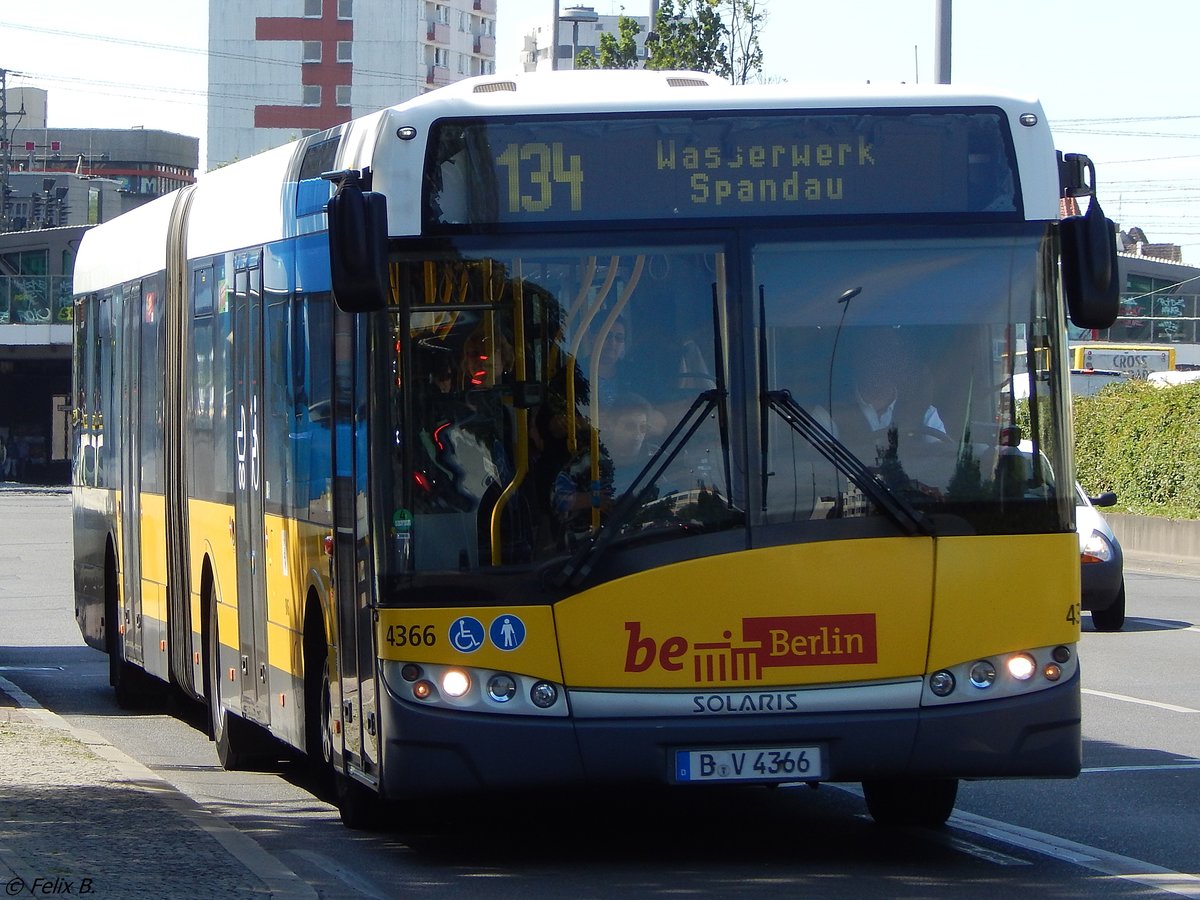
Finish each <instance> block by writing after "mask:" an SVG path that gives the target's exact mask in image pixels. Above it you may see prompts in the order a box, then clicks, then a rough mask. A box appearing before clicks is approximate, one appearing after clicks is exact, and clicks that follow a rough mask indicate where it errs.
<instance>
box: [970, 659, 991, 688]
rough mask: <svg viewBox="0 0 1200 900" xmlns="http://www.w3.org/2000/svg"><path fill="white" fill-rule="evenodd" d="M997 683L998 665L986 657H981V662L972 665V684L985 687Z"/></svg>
mask: <svg viewBox="0 0 1200 900" xmlns="http://www.w3.org/2000/svg"><path fill="white" fill-rule="evenodd" d="M995 683H996V667H995V666H993V665H992V664H991V662H989V661H988V660H986V659H981V660H979V662H977V663H975V664H974V665H973V666H971V684H973V685H975V687H977V688H980V689H983V688H989V687H991V686H992V685H993V684H995Z"/></svg>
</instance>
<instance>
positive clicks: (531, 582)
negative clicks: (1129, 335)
mask: <svg viewBox="0 0 1200 900" xmlns="http://www.w3.org/2000/svg"><path fill="white" fill-rule="evenodd" d="M1093 185H1094V172H1092V171H1091V170H1090V164H1089V163H1088V162H1087V160H1086V158H1084V157H1067V158H1065V159H1064V158H1062V157H1059V156H1058V155H1056V152H1055V150H1054V146H1053V144H1052V141H1051V136H1050V132H1049V130H1048V127H1047V124H1046V122H1045V120H1044V117H1043V114H1042V111H1041V109H1040V107H1039V105H1038V104H1037V102H1036V101H1034V100H1030V99H1025V98H1018V97H1005V96H991V95H989V96H983V95H976V94H972V93H964V92H959V91H955V90H951V89H946V88H934V89H928V90H926V89H920V90H918V89H897V90H894V91H890V92H889V91H885V90H879V89H874V88H868V89H855V90H854V91H853V92H847V93H827V94H802V93H797V92H796V91H795V89H793V88H790V87H787V86H782V87H773V88H748V87H743V88H732V87H730V86H728V85H724V84H722V83H721V82H720V81H718V80H716V79H713V78H710V77H708V76H705V75H697V74H693V73H661V72H602V73H584V72H581V73H557V74H553V75H540V76H524V77H518V78H511V79H509V78H497V77H485V78H477V79H472V80H468V81H464V82H462V83H459V84H456V85H454V86H451V87H448V88H445V89H442V90H439V91H436V92H434V93H431V94H428V95H426V96H423V97H420V98H418V99H416V100H413V101H412V102H409V103H406V104H403V105H401V106H397V107H394V108H391V109H387V110H384V111H382V112H379V113H377V114H374V115H371V116H368V117H366V118H362V119H358V120H355V121H353V122H350V123H348V124H346V125H343V126H339V127H336V128H333V129H331V130H329V131H326V132H323V133H320V134H315V135H312V136H310V137H306V138H304V139H303V140H301V141H299V142H298V143H295V144H292V145H289V146H286V147H282V148H279V149H277V150H273V151H270V152H268V153H265V154H262V155H261V156H258V157H255V158H252V159H249V160H246V161H244V162H239V163H236V164H234V165H230V166H228V167H227V168H224V169H221V170H218V171H214V172H211V173H209V174H207V175H206V176H204V177H203V178H202V179H201V180H200V182H199V183H198V184H197V185H195V186H192V187H188V188H185V189H183V190H181V191H179V192H177V193H175V194H171V195H168V196H166V197H163V198H161V199H159V200H156V201H154V202H153V203H151V204H149V205H147V206H145V207H143V208H141V209H139V210H136V211H134V212H131V213H129V214H127V215H125V216H122V217H120V218H119V219H117V220H115V221H114V222H112V223H109V224H106V225H102V226H100V227H98V228H96V229H94V230H92V231H91V232H89V233H88V235H87V236H86V238H85V239H84V242H83V245H82V247H81V249H80V252H79V256H78V262H77V267H76V271H75V287H76V294H77V296H76V298H75V303H76V309H75V322H76V356H75V377H76V382H75V383H76V399H75V415H74V421H75V441H76V453H75V479H74V483H75V487H74V499H75V506H74V509H75V513H74V515H75V549H76V565H75V576H76V590H77V616H78V620H79V625H80V628H81V630H82V632H83V634H84V636H85V638H86V640H87V642H88V643H89V644H91V645H92V646H95V647H98V648H100V649H102V650H105V651H107V652H108V654H109V655H110V663H111V664H110V672H111V678H112V681H113V684H114V685H115V687H116V689H117V693H118V698H119V699H121V700H122V701H124V700H128V699H131V698H133V697H134V696H135V695H137V694H138V692H139V691H141V690H142V689H144V688H145V687H146V686H147V685H158V686H162V685H166V684H170V685H173V686H174V687H175V688H176V689H177V690H179V691H182V692H184V693H185V694H188V695H190V696H192V697H194V698H196V699H197V700H200V701H202V702H205V703H206V704H207V706H208V708H209V710H210V711H211V716H210V719H211V730H212V736H213V738H214V739H215V740H216V743H217V749H218V753H219V756H220V759H221V762H222V763H223V764H224V765H225V766H226V767H229V768H234V767H238V766H241V765H245V764H246V763H247V762H248V761H249V760H251V759H252V758H253V757H254V756H255V755H256V754H258V753H261V752H263V750H264V746H265V744H264V740H263V738H264V736H266V735H269V736H271V738H273V739H276V740H278V741H281V742H283V743H284V744H287V745H290V746H291V747H294V748H297V749H299V750H301V751H303V752H305V753H307V754H308V755H309V756H310V757H311V758H312V760H313V761H314V764H315V765H317V766H318V767H319V768H322V769H324V771H326V772H332V773H333V780H334V782H335V784H336V785H337V794H338V798H339V805H340V807H341V811H342V814H343V818H344V819H345V820H346V821H347V822H348V823H349V824H352V825H359V824H363V823H366V822H368V821H372V820H373V817H374V816H375V814H376V812H377V811H378V809H379V807H380V803H379V801H396V800H403V799H404V798H405V797H409V796H413V795H418V794H422V793H427V792H445V791H463V790H468V791H470V790H491V789H500V790H503V789H511V788H523V787H529V786H557V785H583V784H619V785H639V784H672V785H679V786H680V787H681V789H682V788H685V787H686V786H687V785H695V784H709V783H719V782H741V783H761V784H774V783H780V782H847V781H849V782H862V784H863V787H864V793H865V797H866V800H867V803H868V806H869V809H870V811H871V812H872V814H873V815H874V816H875V817H876V818H877V819H879V820H880V821H884V822H918V823H926V824H929V823H940V822H942V821H944V820H945V819H946V818H947V816H949V814H950V813H951V811H952V809H953V805H954V800H955V795H956V792H957V786H958V780H959V779H963V778H993V777H1011V776H1052V777H1071V776H1074V775H1075V774H1076V773H1077V772H1078V769H1079V765H1080V690H1079V669H1078V661H1077V655H1076V645H1077V641H1078V634H1079V614H1078V613H1079V609H1078V603H1079V581H1078V579H1079V560H1078V546H1077V540H1076V536H1075V533H1074V529H1073V514H1074V513H1073V510H1074V499H1073V496H1072V493H1071V491H1070V490H1062V489H1056V488H1055V484H1058V485H1071V484H1072V483H1073V478H1072V477H1071V474H1070V473H1071V463H1072V461H1071V454H1070V439H1069V435H1070V413H1069V403H1068V388H1067V373H1068V371H1069V368H1070V366H1069V361H1068V356H1067V347H1066V337H1065V327H1066V324H1067V310H1068V308H1069V309H1070V310H1071V317H1072V319H1073V320H1074V321H1075V322H1076V323H1077V324H1085V323H1087V322H1104V321H1105V320H1106V319H1107V320H1108V321H1111V317H1110V315H1109V313H1110V310H1111V313H1112V314H1114V315H1115V310H1116V294H1115V290H1113V289H1114V288H1115V277H1114V275H1115V265H1113V257H1114V256H1115V250H1114V249H1113V248H1112V233H1111V230H1106V229H1108V223H1106V221H1105V220H1104V219H1103V217H1102V215H1101V214H1100V210H1099V206H1098V204H1097V203H1096V201H1095V199H1094V198H1093V199H1092V200H1091V207H1090V208H1089V211H1088V214H1087V215H1086V216H1077V217H1073V218H1070V219H1066V220H1062V221H1061V222H1060V220H1059V200H1060V197H1061V196H1063V195H1064V194H1070V195H1072V196H1081V195H1085V194H1088V193H1090V192H1091V188H1092V186H1093ZM1064 297H1065V299H1064ZM1088 327H1102V326H1100V325H1090V326H1088ZM1018 372H1020V373H1023V374H1025V375H1026V376H1027V379H1028V383H1029V384H1030V385H1032V386H1033V387H1032V390H1031V392H1030V395H1029V397H1028V399H1027V400H1026V401H1022V402H1017V400H1016V398H1014V397H1013V396H1012V390H1011V385H1012V384H1013V381H1014V375H1016V374H1017V373H1018ZM1022 440H1026V441H1031V442H1032V445H1033V446H1034V452H1035V455H1036V456H1037V457H1038V458H1040V459H1042V460H1044V465H1042V466H1041V467H1038V471H1037V472H1030V471H1027V469H1028V468H1029V467H1021V466H1019V465H1017V464H1016V463H1015V462H1014V460H1015V459H1019V458H1020V454H1019V451H1018V450H1017V444H1018V443H1019V442H1020V441H1022Z"/></svg>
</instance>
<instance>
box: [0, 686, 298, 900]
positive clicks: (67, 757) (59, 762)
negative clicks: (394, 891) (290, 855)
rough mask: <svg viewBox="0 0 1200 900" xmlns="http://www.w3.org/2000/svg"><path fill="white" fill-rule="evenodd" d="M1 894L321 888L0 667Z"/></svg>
mask: <svg viewBox="0 0 1200 900" xmlns="http://www.w3.org/2000/svg"><path fill="white" fill-rule="evenodd" d="M0 885H2V886H3V889H4V895H5V896H6V897H32V896H36V897H42V896H48V895H54V896H64V895H69V896H91V897H122V898H126V897H128V898H143V897H144V898H160V897H175V896H180V897H183V896H186V897H213V898H227V897H315V896H316V894H315V893H314V892H313V891H312V889H311V888H310V887H309V886H308V885H307V884H305V883H303V882H302V881H300V880H299V879H298V878H297V877H296V876H295V875H294V874H293V873H291V872H290V871H287V870H286V869H284V868H283V866H281V865H280V864H279V863H278V861H276V860H275V859H274V858H273V857H271V856H270V855H268V854H267V853H266V852H265V851H264V850H262V848H261V847H259V845H258V844H257V843H255V842H254V841H253V840H252V839H251V838H249V837H247V836H246V835H243V834H242V833H241V832H239V831H237V830H236V829H235V828H233V827H232V826H231V825H229V824H227V823H225V822H224V821H222V820H221V819H219V818H217V817H216V816H213V815H211V814H210V813H208V812H206V811H205V810H204V809H203V808H202V807H201V806H199V805H198V804H197V803H195V802H194V801H192V800H191V799H190V798H188V797H186V796H185V795H183V794H181V793H180V792H179V791H177V790H176V789H175V788H173V787H171V786H170V785H168V784H167V783H166V782H165V781H164V780H163V779H161V778H159V777H158V776H157V775H155V774H154V773H153V772H151V771H150V770H149V769H147V768H146V767H145V766H143V765H141V764H140V763H138V762H136V761H135V760H133V759H131V758H130V757H128V756H126V755H125V754H124V753H122V752H121V751H120V750H118V749H117V748H115V747H113V746H112V745H111V744H109V743H108V742H107V741H105V740H104V739H103V738H101V737H100V736H99V735H96V734H93V733H90V732H87V731H85V730H83V729H77V728H74V727H72V726H71V725H70V724H69V723H67V722H66V721H65V720H64V719H62V718H61V717H59V716H57V715H55V714H54V713H52V712H50V711H49V710H45V709H42V708H41V707H39V706H37V704H36V701H34V700H33V699H32V698H31V697H29V695H27V694H25V693H24V692H23V691H21V689H20V688H18V687H17V686H16V685H14V684H12V682H9V681H8V680H7V679H4V678H2V677H0Z"/></svg>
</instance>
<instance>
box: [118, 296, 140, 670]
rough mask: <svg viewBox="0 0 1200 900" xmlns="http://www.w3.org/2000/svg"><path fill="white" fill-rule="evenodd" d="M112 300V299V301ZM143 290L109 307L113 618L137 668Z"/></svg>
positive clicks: (138, 660) (138, 639)
mask: <svg viewBox="0 0 1200 900" xmlns="http://www.w3.org/2000/svg"><path fill="white" fill-rule="evenodd" d="M114 299H115V298H114ZM141 313H142V285H141V283H140V282H137V283H134V284H129V285H126V286H125V287H124V289H123V290H122V295H121V302H120V303H119V304H115V305H114V306H113V314H114V315H117V316H119V317H120V319H119V322H117V323H115V327H116V328H118V329H119V331H118V334H120V337H121V340H120V343H119V345H118V346H121V347H124V348H125V352H123V353H116V354H113V360H114V372H113V380H114V381H115V382H116V385H117V390H116V391H115V392H114V394H113V403H114V406H113V412H114V415H113V421H112V425H113V427H115V428H117V429H119V430H120V432H121V440H120V442H119V446H120V448H121V458H120V469H121V499H120V515H119V516H118V518H119V520H120V527H121V541H120V544H121V561H120V565H121V595H122V596H123V597H124V598H125V609H124V611H123V612H119V613H118V618H119V623H118V626H117V627H118V629H119V631H120V633H121V635H122V640H121V644H122V645H123V652H124V656H125V659H127V660H129V661H130V662H135V663H138V664H141V663H142V567H141V544H142V524H141V522H142V515H141V490H142V483H141V482H142V479H141V474H142V457H141V441H140V440H139V435H138V429H139V427H140V426H141V421H142V419H141V414H140V411H139V408H138V402H139V400H140V397H141V391H140V389H139V385H138V373H139V372H140V371H141V350H142V333H141V322H142V315H141Z"/></svg>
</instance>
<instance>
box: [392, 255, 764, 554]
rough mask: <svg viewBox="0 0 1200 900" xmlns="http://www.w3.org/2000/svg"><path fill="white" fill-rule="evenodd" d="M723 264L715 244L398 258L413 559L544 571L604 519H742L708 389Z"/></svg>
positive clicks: (398, 509) (398, 357) (680, 533)
mask: <svg viewBox="0 0 1200 900" xmlns="http://www.w3.org/2000/svg"><path fill="white" fill-rule="evenodd" d="M723 269H724V256H723V254H722V253H721V252H720V250H719V249H718V248H716V247H703V246H688V247H657V248H653V249H648V248H628V247H612V248H610V247H605V248H600V247H596V248H588V249H586V250H582V251H580V250H567V251H544V252H523V253H521V254H519V255H518V254H514V253H511V252H510V253H500V252H495V251H480V252H478V253H465V252H458V253H454V254H446V255H431V256H425V257H421V258H409V259H406V260H404V261H402V263H401V266H400V284H401V291H402V300H401V302H402V307H403V308H404V309H406V310H407V312H406V313H395V314H393V319H392V323H393V324H392V338H391V339H392V342H393V345H394V348H395V360H394V372H393V377H392V384H391V387H390V392H391V398H390V406H391V411H392V415H393V422H394V427H393V429H392V431H393V433H394V435H395V443H394V447H393V460H392V462H393V467H394V472H395V477H394V478H393V484H394V488H393V491H392V493H393V496H392V498H391V502H392V507H393V509H394V510H395V513H394V516H393V518H394V519H398V520H399V521H403V522H406V523H407V522H409V521H411V534H412V542H411V551H410V552H411V559H410V565H411V567H412V568H413V569H414V570H416V571H438V570H448V569H454V570H458V569H462V568H474V567H476V566H481V565H499V564H509V563H515V564H520V563H530V562H539V561H543V560H546V559H549V558H552V557H555V556H563V555H565V554H570V553H573V552H575V551H576V549H577V548H578V547H579V546H580V544H581V542H586V541H588V540H589V539H590V538H591V537H592V536H593V535H595V534H597V533H598V532H599V531H600V530H601V529H602V528H604V527H608V526H610V525H611V527H612V528H613V529H614V531H615V532H619V534H620V536H621V540H623V541H637V540H640V539H642V538H644V537H648V536H654V537H655V538H656V539H666V540H669V539H687V538H688V537H690V536H692V535H694V534H699V533H704V532H706V531H711V530H713V529H718V528H724V527H730V526H733V525H736V524H739V523H741V522H743V521H744V518H743V516H742V513H741V512H740V511H739V510H736V509H733V508H731V505H730V502H729V496H730V490H729V485H728V483H727V477H726V467H725V464H724V453H723V444H722V440H721V435H720V428H719V425H718V416H717V414H716V410H717V405H716V402H715V399H714V396H713V394H712V393H707V394H706V392H710V391H712V389H713V388H714V386H715V385H716V384H717V382H718V373H717V364H718V352H717V349H716V342H715V334H714V327H715V326H714V321H717V320H716V319H714V309H715V308H717V307H721V308H722V309H723V305H724V304H725V303H726V302H727V298H726V288H725V285H724V275H723ZM720 315H721V316H722V317H723V316H724V312H723V311H722V312H721V313H720ZM681 422H685V423H686V426H685V427H684V428H683V429H679V428H677V426H679V424H680V423H681ZM672 435H675V436H674V438H673V437H672ZM639 475H640V476H641V478H640V480H639ZM635 481H636V482H637V484H636V488H637V489H636V491H632V492H631V488H632V487H634V486H635ZM627 493H630V498H631V499H630V500H629V501H628V502H627V503H626V504H625V507H626V509H625V511H624V514H623V515H622V516H621V521H619V522H615V521H614V510H615V509H616V505H617V503H618V502H619V501H620V498H621V497H622V496H623V495H625V494H627Z"/></svg>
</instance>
